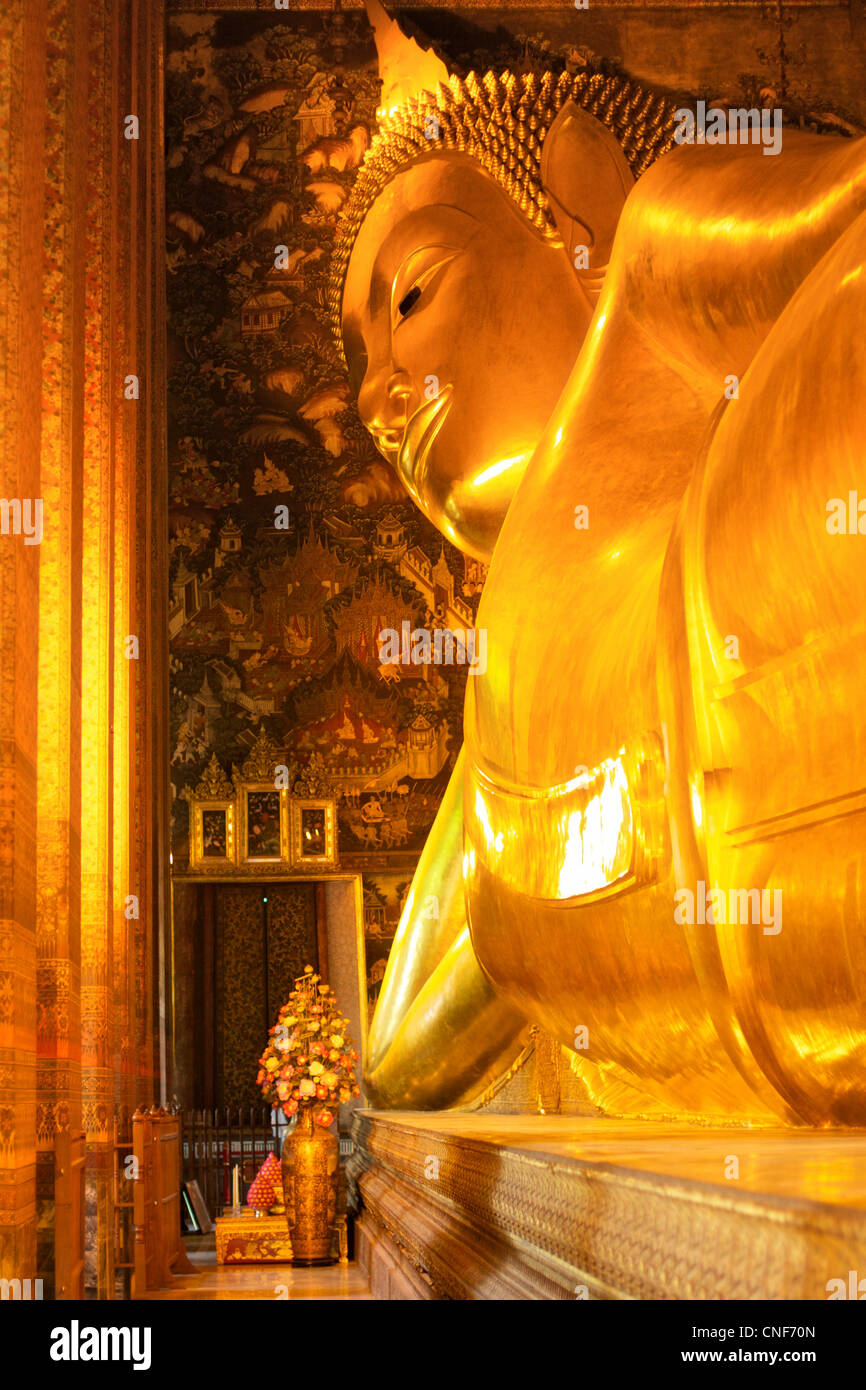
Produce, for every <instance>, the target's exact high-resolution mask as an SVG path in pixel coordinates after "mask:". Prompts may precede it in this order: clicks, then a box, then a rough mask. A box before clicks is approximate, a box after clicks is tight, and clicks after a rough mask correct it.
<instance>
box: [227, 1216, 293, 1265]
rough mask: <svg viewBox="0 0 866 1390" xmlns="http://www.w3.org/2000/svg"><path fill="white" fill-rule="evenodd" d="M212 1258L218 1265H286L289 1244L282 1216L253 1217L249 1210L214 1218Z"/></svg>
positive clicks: (290, 1246) (289, 1257) (290, 1252)
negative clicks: (214, 1241)
mask: <svg viewBox="0 0 866 1390" xmlns="http://www.w3.org/2000/svg"><path fill="white" fill-rule="evenodd" d="M216 1256H217V1264H221V1265H263V1264H288V1262H289V1261H290V1260H291V1258H292V1242H291V1240H290V1239H289V1236H288V1233H287V1231H286V1220H285V1217H284V1216H256V1215H255V1214H254V1213H253V1212H252V1211H251V1210H250V1208H249V1207H246V1208H245V1209H244V1211H243V1213H242V1215H241V1216H218V1217H217V1219H216Z"/></svg>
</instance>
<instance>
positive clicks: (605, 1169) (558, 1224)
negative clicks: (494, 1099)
mask: <svg viewBox="0 0 866 1390" xmlns="http://www.w3.org/2000/svg"><path fill="white" fill-rule="evenodd" d="M354 1133H355V1144H356V1151H355V1155H354V1157H353V1159H352V1168H353V1176H354V1181H355V1183H356V1186H357V1189H358V1192H359V1194H360V1199H361V1214H360V1217H359V1219H358V1221H357V1223H356V1235H355V1251H356V1255H357V1258H358V1262H359V1264H360V1266H361V1268H362V1270H363V1271H364V1273H365V1274H367V1275H368V1276H369V1278H370V1286H371V1289H372V1292H373V1295H374V1297H376V1298H387V1299H394V1298H452V1299H477V1298H481V1299H550V1298H553V1299H566V1298H567V1299H573V1298H608V1299H610V1298H626V1299H635V1298H636V1299H756V1298H770V1299H820V1300H825V1299H826V1298H827V1297H828V1289H829V1288H831V1287H832V1285H831V1284H830V1281H831V1280H836V1279H841V1280H846V1279H847V1278H848V1276H849V1272H850V1271H851V1270H857V1269H863V1268H866V1132H863V1131H847V1132H840V1131H838V1130H837V1131H835V1132H828V1131H821V1130H783V1129H781V1128H778V1129H775V1128H774V1129H747V1128H734V1127H730V1128H729V1127H726V1128H706V1129H705V1128H701V1127H698V1126H687V1125H675V1124H672V1125H669V1126H668V1125H665V1124H662V1123H659V1122H653V1121H640V1120H633V1121H621V1120H607V1119H604V1118H597V1117H573V1116H563V1115H556V1116H545V1115H539V1116H526V1115H491V1114H489V1113H485V1114H459V1113H453V1112H452V1113H448V1112H446V1113H423V1114H422V1113H414V1114H413V1113H402V1112H382V1111H371V1110H364V1111H359V1112H357V1113H356V1116H355V1129H354Z"/></svg>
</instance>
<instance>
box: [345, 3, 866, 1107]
mask: <svg viewBox="0 0 866 1390" xmlns="http://www.w3.org/2000/svg"><path fill="white" fill-rule="evenodd" d="M368 10H369V12H370V15H371V19H372V22H373V24H374V28H375V30H376V38H377V44H378V47H379V53H380V64H381V69H382V74H383V80H384V87H383V95H382V110H381V111H380V122H381V124H380V130H379V134H378V135H377V137H376V139H375V140H374V142H373V144H372V146H371V149H370V151H369V152H368V156H367V159H366V161H365V164H364V165H363V166H362V169H361V171H360V174H359V177H358V179H357V181H356V184H355V186H354V189H353V192H352V194H351V196H350V198H349V200H348V202H347V204H346V205H345V209H344V213H343V217H342V223H341V226H340V229H339V231H338V238H337V243H336V246H335V253H334V260H333V272H332V300H331V309H332V313H333V317H334V321H335V326H336V327H337V331H338V332H339V333H340V335H341V340H342V344H343V349H344V352H345V357H346V361H347V364H348V367H349V370H350V375H351V378H352V380H353V383H354V385H355V387H356V389H357V393H358V402H359V410H360V413H361V416H362V418H363V420H364V422H365V424H366V425H367V427H368V428H369V429H370V431H371V433H372V435H373V437H374V439H375V441H376V443H377V446H378V448H379V449H380V451H381V453H382V454H383V455H384V457H385V458H386V459H387V460H389V461H390V462H391V463H392V464H393V466H394V467H395V468H396V469H397V470H398V472H399V474H400V476H401V477H402V479H403V481H404V483H405V486H406V488H407V490H408V492H409V494H410V495H411V497H412V498H413V499H414V501H415V503H416V504H417V505H418V507H420V508H421V510H422V511H423V512H424V513H425V514H426V515H427V516H428V517H429V518H430V519H431V520H432V521H433V522H434V523H435V525H436V526H437V527H438V528H439V530H440V531H441V532H442V534H443V535H445V536H447V537H448V539H449V540H451V541H452V542H454V543H455V544H456V545H457V546H459V547H460V548H461V549H462V550H463V551H464V552H466V553H467V554H470V555H472V556H476V557H480V558H482V559H484V560H486V561H489V562H490V570H489V575H488V578H487V581H486V584H485V588H484V593H483V598H482V601H481V607H480V610H479V614H478V626H479V628H483V629H485V630H486V640H487V660H486V669H485V670H484V671H483V672H482V671H481V670H480V669H479V671H478V673H477V674H473V675H471V676H470V678H469V680H468V693H467V698H466V709H465V741H464V748H463V751H462V753H461V755H460V759H459V762H458V764H457V767H456V769H455V772H454V775H453V779H452V781H451V784H450V787H449V789H448V792H447V794H446V796H445V798H444V800H443V803H442V805H441V808H440V810H439V814H438V817H437V820H436V822H435V824H434V826H433V829H432V832H431V835H430V837H429V840H428V843H427V845H426V847H425V849H424V851H423V854H422V856H421V859H420V862H419V865H418V869H417V873H416V875H415V878H414V881H413V886H412V890H411V893H410V895H409V898H408V901H407V903H406V907H405V911H404V913H403V916H402V919H401V922H400V926H399V929H398V934H397V937H396V940H395V943H394V947H393V949H392V952H391V956H390V960H389V963H388V968H387V972H386V975H385V978H384V983H383V988H382V992H381V996H380V1000H379V1004H378V1007H377V1010H376V1014H375V1017H374V1020H373V1023H372V1027H371V1032H370V1038H369V1045H368V1076H367V1088H368V1093H370V1094H371V1095H372V1097H373V1098H374V1100H375V1102H376V1103H377V1104H380V1105H382V1106H388V1107H395V1106H396V1107H405V1108H421V1109H423V1108H436V1107H447V1106H453V1105H459V1104H466V1103H469V1102H471V1101H472V1100H473V1098H477V1097H478V1096H479V1095H480V1094H481V1093H482V1092H483V1091H484V1089H485V1088H486V1087H487V1086H489V1085H490V1083H491V1082H492V1081H493V1080H494V1079H495V1078H497V1077H498V1076H501V1075H502V1074H503V1072H505V1071H506V1069H507V1067H508V1065H509V1063H510V1062H511V1061H512V1059H513V1058H514V1057H515V1055H516V1054H517V1052H518V1050H519V1049H520V1047H521V1046H522V1044H523V1042H524V1041H525V1038H526V1034H527V1028H528V1025H530V1024H532V1023H535V1024H537V1025H539V1026H540V1027H541V1028H542V1029H544V1030H545V1031H546V1032H547V1033H548V1034H550V1035H552V1036H553V1037H554V1038H555V1039H556V1040H557V1041H558V1043H560V1044H562V1045H564V1046H565V1047H568V1048H570V1049H571V1051H572V1054H573V1056H572V1065H573V1068H574V1070H575V1071H576V1073H577V1074H578V1076H579V1077H580V1079H581V1082H582V1085H583V1087H584V1088H585V1092H586V1096H587V1098H588V1099H589V1100H591V1101H592V1102H593V1103H594V1104H595V1105H596V1106H598V1107H599V1108H600V1109H601V1110H603V1111H605V1112H607V1113H610V1114H615V1115H625V1116H644V1115H645V1116H655V1117H660V1116H671V1117H678V1118H692V1119H697V1120H701V1121H703V1122H705V1123H712V1122H719V1121H728V1122H730V1121H736V1122H743V1123H758V1124H760V1123H765V1124H766V1123H778V1122H783V1123H788V1124H795V1123H808V1124H818V1125H856V1124H864V1123H866V1007H864V1005H866V930H864V924H866V814H864V813H866V700H864V691H866V655H864V653H866V648H864V631H863V629H864V620H866V602H864V600H866V535H863V534H860V532H859V529H858V517H859V515H860V513H859V505H860V504H859V499H858V489H862V496H863V498H864V505H863V511H864V513H866V464H864V455H863V451H864V447H866V371H864V365H866V360H864V351H866V350H864V340H863V326H864V323H866V312H864V308H866V273H864V255H866V212H864V205H866V142H864V141H863V140H855V139H846V138H842V137H834V136H823V135H814V134H809V133H805V132H803V131H800V130H797V129H788V128H787V127H786V128H785V129H784V132H783V137H784V138H783V140H782V147H781V149H780V150H779V151H778V152H777V153H775V154H774V155H773V157H766V154H765V149H764V147H763V146H762V145H760V144H753V143H749V144H746V143H713V144H711V143H709V142H705V143H700V142H695V143H691V144H687V143H683V144H679V143H677V141H676V139H675V132H676V130H677V120H678V119H679V118H678V117H677V113H676V108H675V103H674V102H673V101H671V100H670V99H668V98H666V97H661V96H658V95H655V94H652V93H649V92H647V91H645V90H643V89H642V88H641V87H640V86H638V85H637V84H636V83H634V82H630V81H628V80H626V79H625V78H621V77H615V76H610V75H606V74H605V73H604V72H603V71H594V70H593V68H592V67H591V66H589V67H587V68H586V69H584V70H581V71H580V72H578V73H577V75H573V74H568V73H565V74H563V75H562V76H561V77H557V76H551V75H548V76H545V77H543V78H536V77H533V76H531V75H526V76H521V77H515V76H513V75H511V74H508V73H506V74H503V75H501V76H498V77H497V76H493V75H491V74H488V75H487V76H485V77H484V78H483V79H482V78H477V77H475V76H470V77H469V78H468V79H466V80H465V81H459V80H458V79H457V78H454V77H449V75H448V72H447V70H446V68H445V66H444V64H442V63H441V62H440V60H439V59H438V58H437V57H436V55H435V54H433V53H430V52H424V51H423V50H422V49H420V48H419V47H418V46H417V45H415V44H414V42H413V41H411V40H408V39H407V38H406V37H405V36H404V35H403V34H402V32H401V31H400V30H399V28H398V27H397V25H396V24H395V23H393V22H392V21H391V20H390V19H389V18H388V16H387V15H386V14H385V12H384V11H383V10H382V8H381V6H380V5H379V4H378V3H377V2H374V0H370V3H369V5H368ZM767 153H769V151H767ZM862 527H863V531H864V532H866V515H864V517H863V519H862Z"/></svg>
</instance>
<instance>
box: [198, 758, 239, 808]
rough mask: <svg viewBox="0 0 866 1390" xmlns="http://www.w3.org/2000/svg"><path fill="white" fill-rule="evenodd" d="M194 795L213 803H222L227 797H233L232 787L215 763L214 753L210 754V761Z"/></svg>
mask: <svg viewBox="0 0 866 1390" xmlns="http://www.w3.org/2000/svg"><path fill="white" fill-rule="evenodd" d="M195 795H196V796H198V797H202V798H203V799H207V800H214V801H222V800H224V799H225V798H227V797H230V796H234V787H233V786H232V784H231V782H230V781H229V779H228V777H226V775H225V773H224V772H223V770H222V768H221V767H220V765H219V763H218V762H217V755H216V753H213V754H211V760H210V762H209V763H208V765H207V767H206V768H205V770H204V776H203V777H202V779H201V781H200V782H199V784H198V786H197V787H196V789H195Z"/></svg>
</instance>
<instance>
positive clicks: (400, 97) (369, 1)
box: [365, 0, 449, 111]
mask: <svg viewBox="0 0 866 1390" xmlns="http://www.w3.org/2000/svg"><path fill="white" fill-rule="evenodd" d="M365 5H366V9H367V18H368V19H369V21H370V24H371V25H372V28H373V33H374V35H375V38H376V51H377V52H378V54H379V76H380V77H381V79H382V92H381V95H380V97H379V106H380V110H383V111H389V110H391V109H392V108H393V107H397V106H402V105H403V103H404V102H406V101H409V100H410V99H411V98H412V97H417V96H418V95H419V93H421V92H432V93H434V94H435V93H436V92H438V90H439V87H440V84H442V83H444V84H445V85H446V86H447V85H448V76H449V74H448V69H447V68H446V66H445V64H444V63H443V62H442V60H441V59H440V58H437V57H436V54H435V53H433V52H432V51H431V50H430V49H424V48H422V47H421V45H420V44H418V43H416V42H415V40H414V39H410V38H407V37H406V35H405V34H404V33H403V31H402V29H401V28H400V26H399V24H398V23H397V21H396V20H395V19H392V18H391V16H390V15H389V14H388V13H387V11H386V10H385V8H384V6H383V5H381V4H380V0H365Z"/></svg>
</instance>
